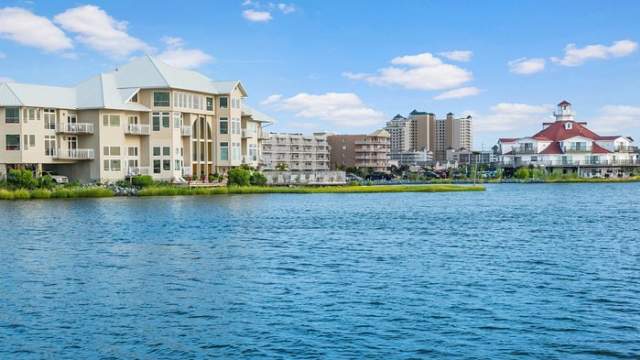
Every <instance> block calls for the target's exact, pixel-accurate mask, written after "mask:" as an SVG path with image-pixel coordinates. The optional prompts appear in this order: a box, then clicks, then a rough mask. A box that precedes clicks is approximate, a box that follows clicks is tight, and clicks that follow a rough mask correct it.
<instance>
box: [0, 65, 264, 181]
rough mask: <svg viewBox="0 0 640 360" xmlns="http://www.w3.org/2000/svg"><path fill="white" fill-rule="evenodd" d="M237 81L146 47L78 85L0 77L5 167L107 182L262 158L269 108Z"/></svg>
mask: <svg viewBox="0 0 640 360" xmlns="http://www.w3.org/2000/svg"><path fill="white" fill-rule="evenodd" d="M246 96H247V93H246V91H245V89H244V87H243V86H242V84H241V83H240V82H239V81H229V82H218V81H212V80H210V79H209V78H207V77H205V76H204V75H202V74H200V73H197V72H195V71H190V70H185V69H180V68H176V67H172V66H169V65H167V64H165V63H163V62H161V61H159V60H157V59H154V58H152V57H149V56H145V57H141V58H138V59H135V60H133V61H132V62H130V63H128V64H126V65H124V66H121V67H119V68H118V69H115V70H114V71H112V72H108V73H103V74H99V75H96V76H94V77H92V78H90V79H88V80H86V81H83V82H81V83H80V84H78V85H77V86H74V87H57V86H44V85H32V84H16V83H5V84H1V85H0V148H1V149H2V151H0V176H2V175H4V174H6V172H7V170H8V169H10V168H14V167H22V168H28V169H33V170H34V171H35V172H36V173H38V172H41V171H43V170H47V171H54V172H57V173H59V174H62V175H67V176H69V177H70V178H71V179H74V180H79V181H81V182H110V181H116V180H121V179H124V178H126V177H127V176H128V175H134V174H148V175H151V176H153V178H154V179H156V180H166V181H182V180H184V179H183V177H186V176H198V177H200V176H204V175H208V174H211V173H215V172H225V171H226V170H228V169H229V168H231V167H234V166H239V165H241V164H243V163H246V164H248V165H251V166H257V165H258V163H259V159H260V151H261V150H260V149H261V146H260V142H261V138H263V137H264V136H263V135H262V124H263V123H264V122H268V121H270V120H269V118H268V117H266V116H264V115H263V114H261V113H259V112H257V111H255V110H252V109H250V108H248V107H247V106H245V105H244V104H243V99H244V98H245V97H246Z"/></svg>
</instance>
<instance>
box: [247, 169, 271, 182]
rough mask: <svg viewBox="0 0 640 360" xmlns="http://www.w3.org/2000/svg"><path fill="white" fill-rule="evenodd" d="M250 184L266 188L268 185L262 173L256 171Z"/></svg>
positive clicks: (250, 179)
mask: <svg viewBox="0 0 640 360" xmlns="http://www.w3.org/2000/svg"><path fill="white" fill-rule="evenodd" d="M249 183H250V184H251V185H255V186H264V185H267V177H266V176H264V174H262V173H261V172H258V171H254V172H253V174H251V177H250V178H249Z"/></svg>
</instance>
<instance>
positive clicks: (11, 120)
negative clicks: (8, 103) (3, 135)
mask: <svg viewBox="0 0 640 360" xmlns="http://www.w3.org/2000/svg"><path fill="white" fill-rule="evenodd" d="M4 121H5V122H6V123H7V124H17V123H19V122H20V108H17V107H8V108H6V109H5V110H4Z"/></svg>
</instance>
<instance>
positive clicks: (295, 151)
mask: <svg viewBox="0 0 640 360" xmlns="http://www.w3.org/2000/svg"><path fill="white" fill-rule="evenodd" d="M262 159H263V165H262V168H263V169H264V170H277V169H279V168H282V169H286V170H288V171H328V170H329V143H328V142H327V134H326V133H314V134H312V135H309V136H307V135H303V134H285V133H270V134H269V136H268V137H267V138H266V139H265V140H264V141H263V143H262Z"/></svg>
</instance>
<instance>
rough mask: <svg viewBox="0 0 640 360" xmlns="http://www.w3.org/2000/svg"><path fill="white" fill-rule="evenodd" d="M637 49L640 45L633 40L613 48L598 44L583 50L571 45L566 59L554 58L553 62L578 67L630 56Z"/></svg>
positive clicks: (615, 43) (622, 41) (568, 47)
mask: <svg viewBox="0 0 640 360" xmlns="http://www.w3.org/2000/svg"><path fill="white" fill-rule="evenodd" d="M637 49H638V43H636V42H634V41H631V40H620V41H616V42H614V43H613V44H611V46H606V45H600V44H596V45H587V46H585V47H583V48H578V47H576V45H575V44H569V45H567V46H566V47H565V49H564V57H562V58H557V57H552V58H551V61H553V62H555V63H558V64H560V65H564V66H578V65H582V64H584V63H585V62H586V61H587V60H592V59H600V60H604V59H610V58H617V57H623V56H628V55H631V54H632V53H634V52H635V51H636V50H637Z"/></svg>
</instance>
